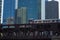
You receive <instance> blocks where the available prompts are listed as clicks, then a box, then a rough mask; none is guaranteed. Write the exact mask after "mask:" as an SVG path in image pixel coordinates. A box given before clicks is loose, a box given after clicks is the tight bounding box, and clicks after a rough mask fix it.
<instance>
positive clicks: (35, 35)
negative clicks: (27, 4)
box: [0, 23, 60, 39]
mask: <svg viewBox="0 0 60 40" xmlns="http://www.w3.org/2000/svg"><path fill="white" fill-rule="evenodd" d="M4 27H6V28H4ZM59 35H60V23H41V24H7V25H2V24H1V25H0V38H1V39H47V38H49V39H51V37H52V36H59Z"/></svg>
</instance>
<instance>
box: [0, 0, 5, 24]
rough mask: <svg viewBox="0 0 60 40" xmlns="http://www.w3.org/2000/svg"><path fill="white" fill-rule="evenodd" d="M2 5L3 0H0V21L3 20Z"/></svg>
mask: <svg viewBox="0 0 60 40" xmlns="http://www.w3.org/2000/svg"><path fill="white" fill-rule="evenodd" d="M3 5H4V0H0V23H2V22H3Z"/></svg>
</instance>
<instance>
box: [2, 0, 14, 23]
mask: <svg viewBox="0 0 60 40" xmlns="http://www.w3.org/2000/svg"><path fill="white" fill-rule="evenodd" d="M14 13H15V0H4V7H3V24H7V19H8V18H10V17H14V16H15V14H14Z"/></svg>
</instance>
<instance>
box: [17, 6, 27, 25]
mask: <svg viewBox="0 0 60 40" xmlns="http://www.w3.org/2000/svg"><path fill="white" fill-rule="evenodd" d="M16 23H17V24H26V23H27V8H26V7H21V8H18V9H17V15H16Z"/></svg>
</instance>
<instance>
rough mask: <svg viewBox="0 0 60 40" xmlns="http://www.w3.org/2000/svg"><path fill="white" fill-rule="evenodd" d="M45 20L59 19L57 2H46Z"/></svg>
mask: <svg viewBox="0 0 60 40" xmlns="http://www.w3.org/2000/svg"><path fill="white" fill-rule="evenodd" d="M45 8H46V9H45V13H46V14H45V18H46V19H59V13H58V2H57V1H54V0H52V1H46V5H45Z"/></svg>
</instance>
